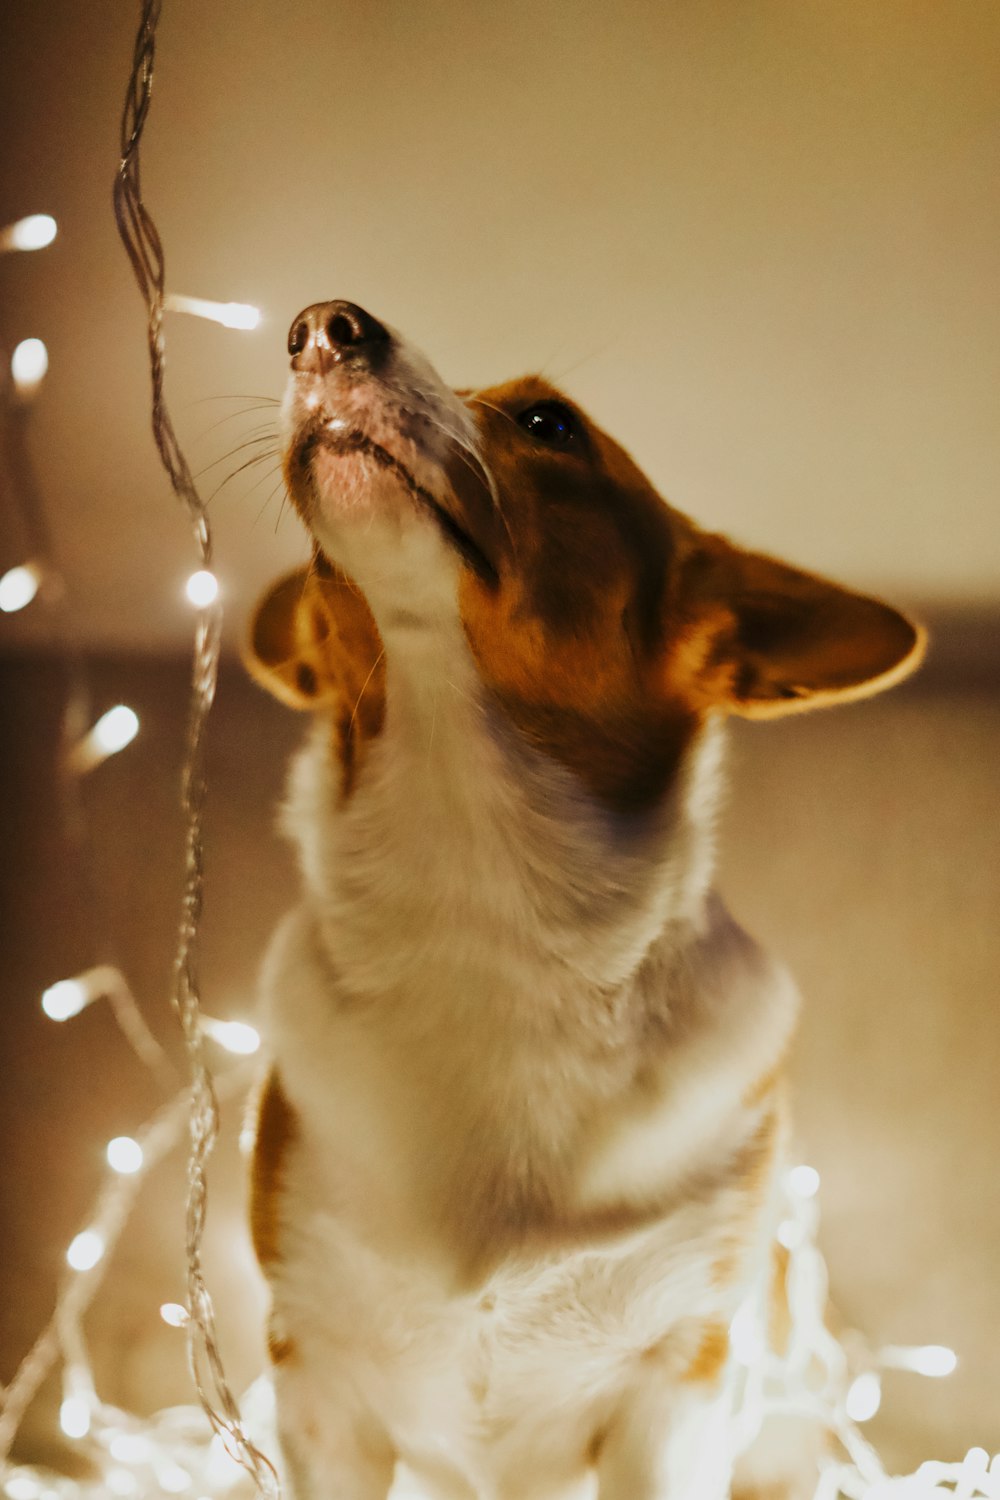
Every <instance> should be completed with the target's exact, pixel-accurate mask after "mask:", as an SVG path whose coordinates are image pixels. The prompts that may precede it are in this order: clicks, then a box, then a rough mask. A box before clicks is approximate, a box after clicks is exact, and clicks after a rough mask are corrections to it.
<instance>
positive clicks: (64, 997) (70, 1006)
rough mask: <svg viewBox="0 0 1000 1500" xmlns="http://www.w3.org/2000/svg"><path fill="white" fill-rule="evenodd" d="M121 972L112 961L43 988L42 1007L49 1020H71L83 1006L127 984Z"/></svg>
mask: <svg viewBox="0 0 1000 1500" xmlns="http://www.w3.org/2000/svg"><path fill="white" fill-rule="evenodd" d="M124 984H125V981H124V979H123V978H122V975H121V972H120V971H119V970H118V969H115V968H113V967H112V966H111V965H110V964H98V965H96V967H94V968H93V969H85V970H84V972H83V973H82V974H75V975H74V976H73V978H72V979H59V980H57V981H56V983H55V984H50V985H49V987H48V989H47V990H43V991H42V1010H43V1011H44V1012H45V1014H46V1015H47V1016H48V1018H49V1020H50V1021H69V1020H71V1019H72V1018H73V1016H78V1015H79V1014H80V1012H81V1010H85V1009H86V1007H87V1006H88V1005H92V1004H93V1002H94V1001H95V1000H100V999H103V997H104V996H105V995H109V994H111V992H112V990H115V989H119V988H122V987H124Z"/></svg>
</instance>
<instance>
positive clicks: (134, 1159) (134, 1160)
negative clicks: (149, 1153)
mask: <svg viewBox="0 0 1000 1500" xmlns="http://www.w3.org/2000/svg"><path fill="white" fill-rule="evenodd" d="M107 1155H108V1165H109V1166H110V1167H112V1168H113V1169H114V1170H115V1171H116V1172H121V1174H122V1176H124V1177H129V1176H131V1175H132V1173H134V1172H139V1171H141V1170H142V1147H141V1146H140V1145H139V1142H138V1141H134V1140H133V1139H132V1137H131V1136H130V1135H116V1136H115V1138H114V1140H113V1141H109V1142H108V1151H107Z"/></svg>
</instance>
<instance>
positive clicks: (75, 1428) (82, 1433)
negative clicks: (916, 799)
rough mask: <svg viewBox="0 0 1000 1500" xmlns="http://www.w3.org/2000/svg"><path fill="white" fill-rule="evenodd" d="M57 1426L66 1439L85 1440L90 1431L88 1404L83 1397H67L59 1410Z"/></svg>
mask: <svg viewBox="0 0 1000 1500" xmlns="http://www.w3.org/2000/svg"><path fill="white" fill-rule="evenodd" d="M59 1426H60V1427H61V1428H62V1430H63V1432H64V1433H65V1434H66V1436H67V1437H68V1438H76V1439H79V1438H85V1437H86V1436H87V1433H88V1432H89V1431H90V1402H89V1401H88V1400H87V1399H86V1397H85V1396H67V1397H66V1399H65V1401H64V1402H63V1404H62V1405H61V1406H60V1408H59Z"/></svg>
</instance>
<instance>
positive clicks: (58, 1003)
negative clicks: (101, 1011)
mask: <svg viewBox="0 0 1000 1500" xmlns="http://www.w3.org/2000/svg"><path fill="white" fill-rule="evenodd" d="M90 998H91V997H90V995H88V993H87V987H86V985H84V984H82V983H81V981H80V980H79V979H60V980H59V981H58V982H57V983H56V984H50V985H49V987H48V989H47V990H43V991H42V1010H44V1012H45V1014H46V1015H47V1016H48V1017H49V1019H50V1020H52V1021H68V1020H69V1019H70V1018H71V1017H72V1016H78V1015H79V1014H80V1012H81V1010H83V1008H84V1006H85V1005H87V1004H89V1002H90Z"/></svg>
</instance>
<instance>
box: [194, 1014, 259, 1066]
mask: <svg viewBox="0 0 1000 1500" xmlns="http://www.w3.org/2000/svg"><path fill="white" fill-rule="evenodd" d="M201 1024H202V1029H203V1030H204V1031H205V1032H206V1033H207V1034H208V1035H209V1036H210V1037H211V1038H212V1041H213V1042H218V1044H219V1046H220V1047H225V1049H226V1051H227V1052H237V1053H239V1055H240V1056H241V1057H249V1056H250V1055H251V1054H252V1053H254V1052H256V1051H257V1050H258V1049H259V1047H260V1033H259V1032H257V1031H255V1030H254V1028H253V1027H252V1026H248V1025H247V1024H246V1023H245V1022H244V1021H216V1020H215V1019H214V1017H212V1016H203V1017H202V1021H201Z"/></svg>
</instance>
